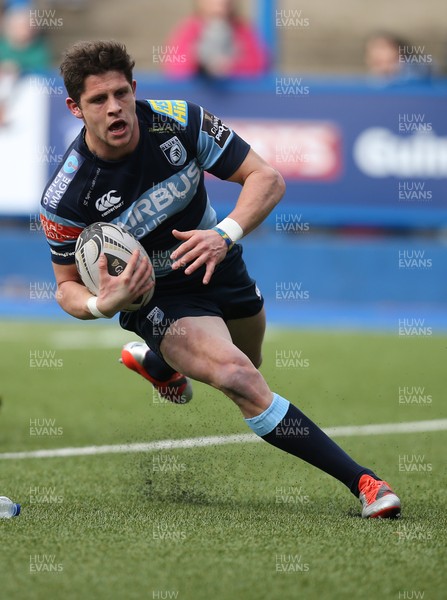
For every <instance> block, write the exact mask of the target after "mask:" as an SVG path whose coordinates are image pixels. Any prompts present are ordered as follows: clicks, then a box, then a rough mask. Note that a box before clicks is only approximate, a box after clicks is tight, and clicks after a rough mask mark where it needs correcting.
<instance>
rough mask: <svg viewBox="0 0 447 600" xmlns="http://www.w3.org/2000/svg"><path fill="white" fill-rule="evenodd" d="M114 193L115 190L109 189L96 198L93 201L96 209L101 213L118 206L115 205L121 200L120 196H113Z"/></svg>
mask: <svg viewBox="0 0 447 600" xmlns="http://www.w3.org/2000/svg"><path fill="white" fill-rule="evenodd" d="M116 193H117V191H116V190H110V191H109V192H107V193H106V194H104V195H103V196H101V198H98V200H96V202H95V206H96V210H99V211H100V212H102V213H103V212H104V211H106V210H108V209H114V208H118V206H117V205H118V204H119V203H120V201H121V196H113V194H116ZM121 204H122V203H121Z"/></svg>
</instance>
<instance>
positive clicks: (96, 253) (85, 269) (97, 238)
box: [75, 222, 155, 311]
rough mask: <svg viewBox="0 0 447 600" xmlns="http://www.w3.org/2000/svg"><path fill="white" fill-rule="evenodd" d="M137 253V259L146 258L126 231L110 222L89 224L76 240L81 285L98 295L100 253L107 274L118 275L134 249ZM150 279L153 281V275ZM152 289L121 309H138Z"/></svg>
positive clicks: (146, 299)
mask: <svg viewBox="0 0 447 600" xmlns="http://www.w3.org/2000/svg"><path fill="white" fill-rule="evenodd" d="M137 249H138V250H139V251H140V257H143V256H146V257H147V259H148V260H149V262H150V258H149V256H148V254H147V252H146V250H145V249H144V248H143V246H142V245H141V244H140V242H139V241H138V240H137V239H135V238H134V237H133V235H131V234H130V233H129V232H127V231H125V230H124V229H122V228H121V227H118V226H117V225H113V223H100V222H98V223H93V224H92V225H89V226H88V227H86V228H85V229H83V231H82V232H81V234H80V236H79V237H78V239H77V241H76V247H75V261H76V268H77V270H78V273H79V276H80V277H81V279H82V283H83V284H84V285H85V287H86V288H87V289H88V290H89V291H90V292H91V293H92V294H94V295H95V296H97V295H98V293H99V257H100V256H101V254H102V253H104V255H105V257H106V259H107V270H108V272H109V274H110V275H114V276H117V275H120V273H122V272H123V271H124V269H125V268H126V265H127V263H128V261H129V259H130V257H131V256H132V252H133V251H134V250H137ZM151 278H152V280H153V281H155V277H154V274H153V273H152V275H151ZM153 294H154V288H152V289H151V290H149V291H148V292H146V293H145V294H144V295H143V296H140V297H139V298H137V299H136V300H135V302H133V303H132V304H130V305H129V306H127V307H126V308H125V309H124V310H126V311H134V310H138V309H139V308H141V307H142V306H144V305H145V304H147V303H148V302H149V300H150V299H151V298H152V296H153Z"/></svg>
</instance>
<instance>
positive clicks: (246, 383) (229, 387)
mask: <svg viewBox="0 0 447 600" xmlns="http://www.w3.org/2000/svg"><path fill="white" fill-rule="evenodd" d="M261 380H262V376H261V374H260V373H259V371H258V370H257V368H256V367H255V366H254V365H253V363H252V362H251V361H250V360H248V359H247V358H246V357H238V358H237V359H236V360H233V361H231V362H229V363H228V364H227V365H225V367H224V368H223V369H222V370H221V374H220V378H219V382H218V384H217V387H218V388H219V389H220V390H221V391H222V392H224V394H226V395H227V396H229V397H230V398H232V399H233V400H237V401H240V400H243V399H244V398H247V399H248V398H250V399H253V398H255V397H256V395H257V388H258V386H259V384H260V382H261Z"/></svg>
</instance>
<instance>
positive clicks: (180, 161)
mask: <svg viewBox="0 0 447 600" xmlns="http://www.w3.org/2000/svg"><path fill="white" fill-rule="evenodd" d="M160 148H161V149H162V150H163V154H164V155H165V156H166V158H167V159H168V161H169V162H170V163H171V165H174V167H177V166H181V165H184V164H185V161H186V150H185V148H184V147H183V145H182V144H181V142H180V140H179V139H178V137H177V136H176V135H175V136H174V137H172V138H171V139H170V140H168V141H167V142H164V143H163V144H160Z"/></svg>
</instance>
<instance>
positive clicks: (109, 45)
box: [60, 41, 135, 103]
mask: <svg viewBox="0 0 447 600" xmlns="http://www.w3.org/2000/svg"><path fill="white" fill-rule="evenodd" d="M134 66H135V61H134V60H132V58H131V57H130V56H129V54H128V53H127V49H126V46H125V45H124V44H121V43H119V42H115V41H107V42H103V41H96V42H76V43H75V44H73V46H72V47H71V48H69V49H68V50H66V51H65V53H64V57H63V61H62V63H61V66H60V70H61V75H62V77H63V78H64V84H65V87H66V89H67V92H68V95H69V96H70V98H73V100H74V101H75V102H76V103H79V100H80V98H81V94H82V92H83V91H84V82H85V78H86V77H88V76H89V75H100V74H102V73H107V72H108V71H119V72H120V73H123V75H124V76H125V78H126V79H127V81H128V82H129V83H130V84H131V85H132V69H133V68H134Z"/></svg>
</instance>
